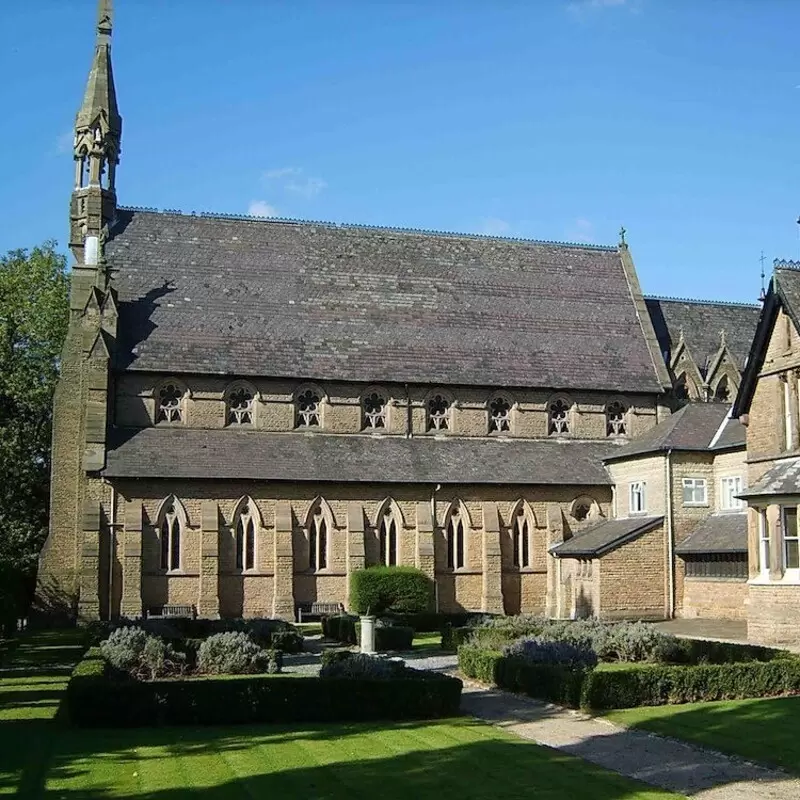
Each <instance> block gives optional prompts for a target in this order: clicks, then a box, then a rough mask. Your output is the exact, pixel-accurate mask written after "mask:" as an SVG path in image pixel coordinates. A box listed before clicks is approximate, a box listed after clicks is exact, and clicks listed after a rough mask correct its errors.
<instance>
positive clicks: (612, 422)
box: [606, 400, 628, 436]
mask: <svg viewBox="0 0 800 800" xmlns="http://www.w3.org/2000/svg"><path fill="white" fill-rule="evenodd" d="M627 416H628V409H627V408H626V407H625V405H624V404H623V403H621V402H620V401H619V400H615V401H614V402H613V403H609V404H608V405H607V406H606V436H625V435H626V434H627V433H628V425H627Z"/></svg>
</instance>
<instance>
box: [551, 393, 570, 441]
mask: <svg viewBox="0 0 800 800" xmlns="http://www.w3.org/2000/svg"><path fill="white" fill-rule="evenodd" d="M570 410H571V403H570V402H569V401H568V400H567V399H566V398H565V397H555V398H553V399H552V400H551V401H550V402H549V403H548V404H547V435H548V436H566V435H567V434H569V432H570Z"/></svg>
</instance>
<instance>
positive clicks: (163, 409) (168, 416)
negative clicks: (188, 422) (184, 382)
mask: <svg viewBox="0 0 800 800" xmlns="http://www.w3.org/2000/svg"><path fill="white" fill-rule="evenodd" d="M184 394H185V392H184V390H183V387H181V386H179V385H178V384H177V383H173V382H169V383H165V384H163V385H162V386H161V387H160V388H159V390H158V396H157V398H156V402H157V404H158V405H157V408H156V422H183V421H184V408H183V398H184Z"/></svg>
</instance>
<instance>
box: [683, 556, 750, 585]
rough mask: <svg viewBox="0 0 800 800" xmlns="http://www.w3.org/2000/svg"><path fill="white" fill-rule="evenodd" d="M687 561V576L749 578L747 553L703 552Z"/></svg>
mask: <svg viewBox="0 0 800 800" xmlns="http://www.w3.org/2000/svg"><path fill="white" fill-rule="evenodd" d="M685 561H686V577H687V578H735V579H740V580H745V579H746V578H747V553H701V554H698V555H696V556H695V555H693V556H686V557H685Z"/></svg>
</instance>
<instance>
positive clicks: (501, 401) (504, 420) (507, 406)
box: [489, 397, 511, 433]
mask: <svg viewBox="0 0 800 800" xmlns="http://www.w3.org/2000/svg"><path fill="white" fill-rule="evenodd" d="M489 432H490V433H492V432H496V433H510V432H511V403H510V402H509V401H508V400H507V399H506V398H505V397H495V398H494V399H493V400H492V401H491V402H490V403H489Z"/></svg>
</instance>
